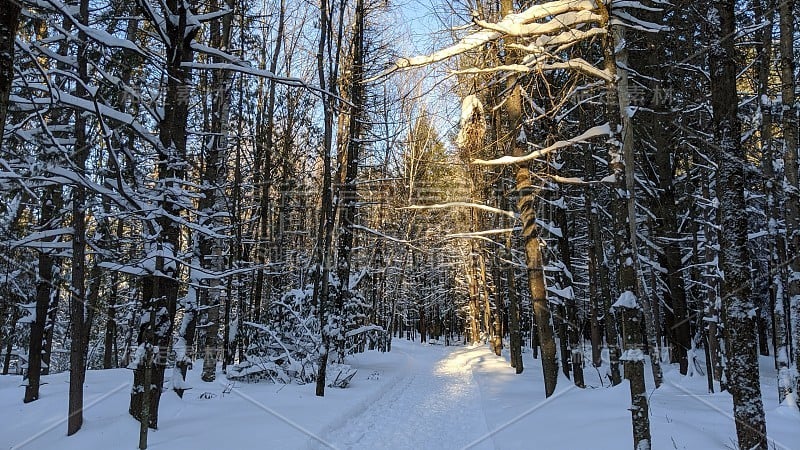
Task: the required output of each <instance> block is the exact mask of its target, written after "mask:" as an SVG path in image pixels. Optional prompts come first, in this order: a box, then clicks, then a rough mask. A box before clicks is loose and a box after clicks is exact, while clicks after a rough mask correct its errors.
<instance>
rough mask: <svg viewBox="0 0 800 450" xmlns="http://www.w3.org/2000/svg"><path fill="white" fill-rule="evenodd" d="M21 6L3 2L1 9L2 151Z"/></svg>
mask: <svg viewBox="0 0 800 450" xmlns="http://www.w3.org/2000/svg"><path fill="white" fill-rule="evenodd" d="M20 11H21V8H20V4H19V3H18V2H17V1H7V2H3V7H2V8H0V149H2V148H3V129H4V127H5V124H6V115H7V113H8V98H9V95H10V94H11V83H12V82H13V81H14V40H15V39H16V37H17V27H18V26H19V15H20Z"/></svg>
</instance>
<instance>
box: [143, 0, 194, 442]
mask: <svg viewBox="0 0 800 450" xmlns="http://www.w3.org/2000/svg"><path fill="white" fill-rule="evenodd" d="M189 6H190V5H188V4H187V3H185V2H179V1H178V0H167V1H166V2H165V3H163V4H162V7H163V8H162V15H163V16H164V17H171V18H172V20H167V21H166V23H165V27H166V31H167V39H168V42H165V44H167V48H166V54H167V56H168V58H167V60H166V64H167V75H168V76H167V90H166V98H165V103H164V105H165V106H164V113H163V117H162V119H161V121H160V123H159V144H160V145H159V147H158V149H157V150H158V157H159V158H158V164H157V176H158V183H159V186H160V189H163V191H164V193H163V195H162V197H161V200H160V201H159V203H160V204H159V206H160V207H161V209H163V210H164V211H165V212H166V214H165V215H161V216H158V217H157V218H156V221H157V224H158V228H159V229H160V235H158V236H156V238H155V239H156V241H155V242H153V243H151V247H152V248H151V251H157V252H158V254H163V255H165V256H164V257H161V256H159V257H156V265H155V273H153V274H152V275H150V276H148V277H147V278H145V280H144V283H143V285H144V286H143V289H142V295H143V303H144V306H145V308H146V309H145V310H146V311H147V313H148V314H149V317H150V321H149V324H145V325H144V326H143V327H142V329H141V330H140V333H139V339H138V341H139V344H140V345H144V347H145V348H146V349H153V348H154V347H157V348H158V354H157V355H154V361H153V362H152V364H150V363H149V361H142V362H140V365H139V367H138V368H136V369H135V370H134V381H133V389H132V392H131V402H130V408H129V412H130V414H131V415H132V416H133V417H135V418H136V419H138V420H139V421H140V422H142V425H143V429H144V427H145V425H146V426H149V427H150V428H153V429H155V428H157V427H158V405H159V401H160V399H161V389H162V384H163V382H164V371H165V370H166V363H167V350H168V348H169V346H170V344H171V341H172V329H173V324H174V321H175V311H176V307H177V298H178V287H179V286H178V266H177V261H174V260H173V258H177V254H178V251H179V249H180V237H181V228H180V225H179V224H178V223H177V222H176V221H175V220H173V219H172V218H171V217H169V216H172V217H180V216H181V209H182V206H181V200H180V199H177V198H175V197H174V196H173V195H172V194H171V191H172V190H179V189H180V188H181V187H180V184H179V180H182V179H184V177H185V174H184V173H185V166H186V162H185V158H186V127H187V119H188V116H189V94H190V90H189V86H190V85H189V78H190V75H189V72H190V69H188V68H186V67H183V64H184V63H187V62H191V61H192V60H193V50H192V47H191V42H192V40H194V37H195V35H196V34H197V31H198V30H199V28H198V27H197V25H195V24H190V23H189V22H188V20H187V19H188V18H189V11H187V9H186V8H187V7H189ZM149 19H150V20H151V21H152V22H154V23H156V22H158V21H159V19H158V18H157V17H149ZM153 228H155V227H153ZM153 231H154V229H151V230H150V232H153ZM165 259H166V261H165ZM151 366H152V367H151ZM148 380H149V382H148ZM145 405H147V407H145ZM145 441H146V439H145ZM145 444H146V442H145Z"/></svg>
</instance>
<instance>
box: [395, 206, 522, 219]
mask: <svg viewBox="0 0 800 450" xmlns="http://www.w3.org/2000/svg"><path fill="white" fill-rule="evenodd" d="M460 206H461V207H465V208H475V209H480V210H483V211H488V212H491V213H496V214H502V215H504V216H508V217H511V218H512V219H516V218H517V217H519V214H517V213H515V212H514V211H506V210H504V209H500V208H493V207H491V206H487V205H481V204H480V203H469V202H448V203H437V204H435V205H412V206H406V207H403V208H398V209H416V210H424V209H446V208H456V207H460Z"/></svg>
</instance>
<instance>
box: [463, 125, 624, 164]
mask: <svg viewBox="0 0 800 450" xmlns="http://www.w3.org/2000/svg"><path fill="white" fill-rule="evenodd" d="M609 134H611V128H610V127H609V125H608V123H604V124H603V125H598V126H596V127H592V128H589V129H588V130H586V131H585V132H584V133H583V134H581V135H579V136H575V137H574V138H571V139H567V140H564V141H558V142H556V143H555V144H553V145H550V146H548V147H545V148H543V149H540V150H536V151H533V152H531V153H528V154H527V155H525V156H503V157H501V158H497V159H490V160H484V159H476V160H474V161H472V164H475V165H479V166H502V165H506V164H518V163H521V162H525V161H530V160H532V159H536V158H541V157H542V156H545V155H547V154H548V153H551V152H554V151H556V150H559V149H562V148H564V147H569V146H571V145H575V144H578V143H581V142H585V141H587V140H589V139H592V138H595V137H598V136H606V135H609Z"/></svg>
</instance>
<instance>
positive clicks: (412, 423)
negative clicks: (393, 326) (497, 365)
mask: <svg viewBox="0 0 800 450" xmlns="http://www.w3.org/2000/svg"><path fill="white" fill-rule="evenodd" d="M393 351H396V350H393ZM400 352H401V353H402V354H404V355H405V356H406V358H407V360H408V364H407V366H406V368H405V372H404V373H403V374H402V375H400V376H399V377H398V378H397V379H396V380H395V381H394V383H393V386H392V387H391V388H389V389H387V390H386V391H384V392H383V394H382V395H380V396H379V397H378V398H377V399H376V400H375V401H374V402H372V403H371V404H369V405H368V406H366V407H365V408H364V409H363V410H361V411H354V415H351V416H350V417H348V418H347V419H346V420H345V421H344V423H343V425H342V426H341V427H339V428H338V429H335V430H333V431H332V432H330V433H326V434H324V435H323V436H321V437H322V438H323V439H324V440H325V441H326V442H327V443H329V444H330V445H332V446H334V447H335V448H337V449H380V448H408V449H421V448H431V447H432V446H434V445H435V446H436V448H439V449H461V448H466V447H467V446H468V445H470V444H472V443H473V442H475V441H476V440H478V439H481V438H483V437H484V436H485V435H486V434H487V433H488V431H489V430H488V426H487V423H486V418H485V416H484V413H483V408H481V407H479V406H478V405H481V394H480V389H479V386H478V383H477V381H476V379H475V377H474V375H473V373H472V368H473V364H475V363H476V362H479V361H477V360H476V359H475V358H474V357H470V356H471V355H469V352H468V349H464V350H460V351H456V352H444V351H441V352H439V351H436V352H431V353H432V355H431V356H434V358H430V359H428V358H424V359H423V358H420V356H422V355H421V354H417V355H415V356H416V357H412V356H411V355H409V354H408V353H406V352H403V351H402V350H400ZM310 448H314V449H318V448H326V447H324V446H322V444H320V443H319V442H313V443H311V445H310ZM469 448H471V449H480V450H485V449H494V448H495V447H494V445H493V443H492V440H491V438H488V439H485V440H482V441H481V442H479V443H477V444H476V445H474V446H470V447H469Z"/></svg>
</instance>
